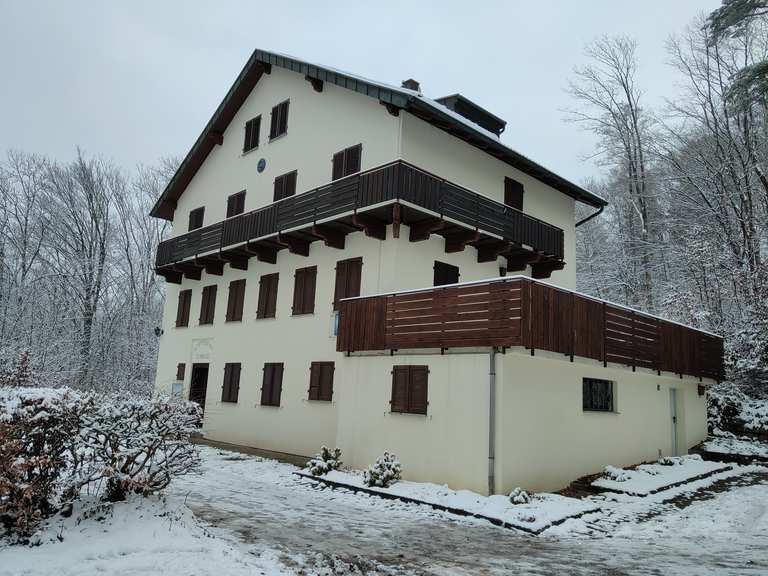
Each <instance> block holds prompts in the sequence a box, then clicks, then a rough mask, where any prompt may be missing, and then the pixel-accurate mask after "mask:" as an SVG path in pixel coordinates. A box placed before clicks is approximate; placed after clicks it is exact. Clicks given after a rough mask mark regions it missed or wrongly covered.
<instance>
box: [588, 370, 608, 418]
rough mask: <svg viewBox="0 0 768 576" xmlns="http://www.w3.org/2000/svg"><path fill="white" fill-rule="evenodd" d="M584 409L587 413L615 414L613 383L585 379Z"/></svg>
mask: <svg viewBox="0 0 768 576" xmlns="http://www.w3.org/2000/svg"><path fill="white" fill-rule="evenodd" d="M582 390H583V396H582V400H583V402H582V407H583V409H584V410H585V411H596V412H613V382H611V381H610V380H598V379H597V378H584V380H583V385H582Z"/></svg>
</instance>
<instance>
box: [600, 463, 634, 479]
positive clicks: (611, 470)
mask: <svg viewBox="0 0 768 576" xmlns="http://www.w3.org/2000/svg"><path fill="white" fill-rule="evenodd" d="M603 473H604V474H605V477H606V478H608V479H609V480H613V481H614V482H626V481H627V480H629V474H627V471H626V470H624V469H623V468H616V467H615V466H606V467H605V470H604V471H603Z"/></svg>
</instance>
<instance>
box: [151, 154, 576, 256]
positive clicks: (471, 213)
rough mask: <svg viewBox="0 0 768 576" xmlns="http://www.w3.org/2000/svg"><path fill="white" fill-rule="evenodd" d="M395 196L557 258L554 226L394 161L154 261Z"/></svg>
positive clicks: (174, 243)
mask: <svg viewBox="0 0 768 576" xmlns="http://www.w3.org/2000/svg"><path fill="white" fill-rule="evenodd" d="M396 201H405V202H410V203H411V204H414V205H416V206H419V207H422V208H424V209H426V210H429V211H431V212H434V213H437V214H439V215H440V216H444V217H447V218H451V219H453V220H456V221H458V222H461V223H462V224H464V225H466V226H468V227H470V228H474V229H478V230H480V231H484V232H488V233H491V234H495V235H497V236H501V237H502V238H504V239H506V240H509V241H511V242H516V243H520V244H526V245H528V246H530V247H532V248H533V249H534V250H535V251H537V252H542V253H544V254H548V255H550V256H552V257H554V258H556V259H560V260H561V259H562V258H563V254H564V235H563V231H562V230H561V229H560V228H557V227H556V226H552V225H551V224H548V223H546V222H544V221H542V220H539V219H537V218H534V217H532V216H529V215H527V214H524V213H522V212H520V211H518V210H515V209H514V208H511V207H509V206H505V205H504V204H501V203H499V202H496V201H494V200H491V199H490V198H488V197H487V196H483V195H481V194H477V193H476V192H472V191H471V190H468V189H466V188H462V187H461V186H458V185H456V184H453V183H451V182H448V181H447V180H445V179H442V178H440V177H439V176H435V175H434V174H430V173H428V172H425V171H424V170H421V169H420V168H417V167H416V166H413V165H411V164H408V163H406V162H403V161H397V162H393V163H390V164H386V165H384V166H380V167H378V168H374V169H372V170H368V171H366V172H361V173H359V174H353V175H351V176H347V177H346V178H341V179H339V180H336V181H335V182H332V183H330V184H326V185H324V186H321V187H319V188H315V189H313V190H310V191H308V192H304V193H302V194H297V195H296V196H291V197H289V198H285V199H283V200H281V201H279V202H275V203H273V204H270V205H268V206H264V207H263V208H259V209H258V210H254V211H252V212H247V213H245V214H240V215H239V216H235V217H233V218H228V219H227V220H224V221H223V222H217V223H216V224H212V225H210V226H206V227H204V228H200V229H198V230H193V231H192V232H188V233H187V234H182V235H180V236H176V237H174V238H171V239H169V240H165V241H164V242H161V243H160V246H159V247H158V250H157V256H156V259H155V265H156V266H157V267H158V268H159V267H162V266H167V265H170V264H174V263H176V262H180V261H182V260H185V259H187V258H192V257H194V256H199V255H202V254H205V253H208V252H212V251H216V250H223V249H225V248H227V247H228V246H234V245H236V244H240V243H243V242H246V241H248V240H254V239H256V238H264V237H269V236H272V235H275V234H277V233H278V232H281V231H286V230H291V229H297V228H300V227H302V226H309V225H311V224H314V223H316V222H318V221H319V220H324V219H328V218H332V217H334V216H337V215H341V214H348V213H351V212H355V211H357V210H360V209H365V208H366V207H369V206H373V205H375V204H380V203H382V202H396Z"/></svg>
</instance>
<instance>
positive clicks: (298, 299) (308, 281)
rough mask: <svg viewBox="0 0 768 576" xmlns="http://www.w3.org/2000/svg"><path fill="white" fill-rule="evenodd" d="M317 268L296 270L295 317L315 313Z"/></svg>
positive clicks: (294, 286)
mask: <svg viewBox="0 0 768 576" xmlns="http://www.w3.org/2000/svg"><path fill="white" fill-rule="evenodd" d="M316 280H317V266H309V267H307V268H299V269H298V270H296V275H295V276H294V284H293V315H294V316H298V315H299V314H312V313H313V312H314V311H315V282H316Z"/></svg>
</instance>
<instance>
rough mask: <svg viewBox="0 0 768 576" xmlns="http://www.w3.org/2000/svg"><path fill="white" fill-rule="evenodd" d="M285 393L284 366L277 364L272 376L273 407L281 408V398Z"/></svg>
mask: <svg viewBox="0 0 768 576" xmlns="http://www.w3.org/2000/svg"><path fill="white" fill-rule="evenodd" d="M282 392H283V364H282V363H280V364H275V369H274V371H273V375H272V406H280V397H281V395H282Z"/></svg>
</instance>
